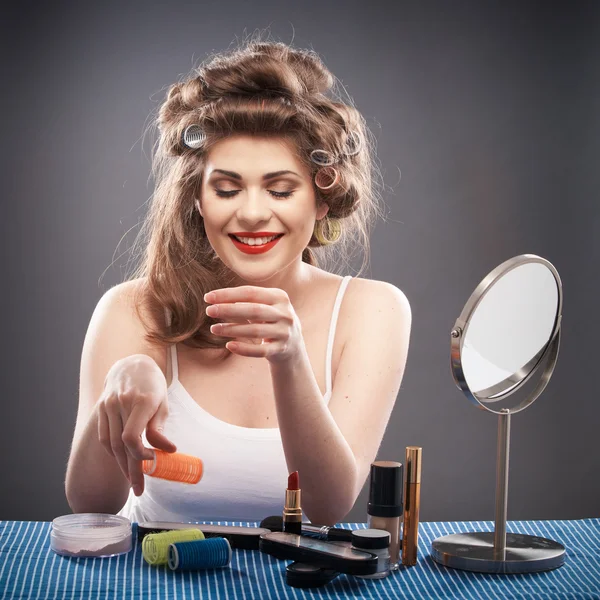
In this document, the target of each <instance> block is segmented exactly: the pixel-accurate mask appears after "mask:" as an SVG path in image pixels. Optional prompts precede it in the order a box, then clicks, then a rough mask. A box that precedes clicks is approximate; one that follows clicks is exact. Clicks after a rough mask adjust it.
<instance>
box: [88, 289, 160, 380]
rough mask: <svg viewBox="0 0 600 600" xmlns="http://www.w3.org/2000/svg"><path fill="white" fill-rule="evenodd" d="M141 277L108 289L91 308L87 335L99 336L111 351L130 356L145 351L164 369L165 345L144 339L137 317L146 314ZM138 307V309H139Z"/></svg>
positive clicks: (144, 330) (143, 328) (144, 335)
mask: <svg viewBox="0 0 600 600" xmlns="http://www.w3.org/2000/svg"><path fill="white" fill-rule="evenodd" d="M143 284H144V280H143V279H133V280H130V281H125V282H123V283H119V284H117V285H115V286H114V287H112V288H110V289H109V290H107V291H106V292H105V293H104V294H103V295H102V297H101V298H100V300H99V301H98V304H97V306H96V308H95V310H94V314H93V315H92V318H91V321H90V326H89V330H88V335H92V336H94V337H96V336H97V337H98V338H100V339H101V340H102V343H103V345H104V344H109V345H110V346H111V350H112V353H115V354H118V355H123V356H129V355H131V354H146V355H148V356H151V357H152V358H154V360H155V361H156V362H157V364H158V365H159V366H160V367H161V369H163V372H164V371H165V369H166V357H165V351H164V347H162V346H161V345H159V344H155V343H151V342H149V341H148V340H147V339H146V328H145V327H144V323H143V321H142V319H141V318H140V314H141V316H142V317H144V316H146V317H148V315H145V312H144V310H145V309H144V307H143V303H141V304H140V300H141V299H142V298H143V296H142V294H143ZM138 309H139V310H138Z"/></svg>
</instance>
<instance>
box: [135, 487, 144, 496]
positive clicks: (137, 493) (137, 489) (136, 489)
mask: <svg viewBox="0 0 600 600" xmlns="http://www.w3.org/2000/svg"><path fill="white" fill-rule="evenodd" d="M133 493H134V494H135V495H136V496H139V495H140V494H141V493H142V490H141V489H140V486H139V485H134V486H133Z"/></svg>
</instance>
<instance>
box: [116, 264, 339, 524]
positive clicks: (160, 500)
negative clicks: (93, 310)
mask: <svg viewBox="0 0 600 600" xmlns="http://www.w3.org/2000/svg"><path fill="white" fill-rule="evenodd" d="M350 279H351V276H350V275H347V276H346V277H344V278H343V280H342V282H341V284H340V287H339V290H338V293H337V296H336V299H335V304H334V307H333V314H332V316H331V322H330V325H329V337H328V340H327V354H326V364H325V382H326V392H325V395H324V396H323V400H324V402H325V404H328V403H329V399H330V398H331V389H332V381H331V359H332V355H333V340H334V336H335V330H336V325H337V319H338V314H339V310H340V305H341V303H342V298H343V296H344V292H345V290H346V287H347V285H348V283H349V281H350ZM170 352H171V371H172V381H171V384H170V385H169V388H168V401H169V417H168V418H167V421H166V422H165V428H164V434H165V436H166V437H167V438H168V439H170V440H171V441H172V442H173V443H174V444H175V445H176V446H177V451H178V452H183V453H184V454H191V455H193V456H198V457H200V458H201V459H202V461H203V463H204V473H203V476H202V479H201V480H200V482H199V483H197V484H195V485H190V484H186V483H179V482H173V481H167V480H164V479H159V478H157V477H145V486H144V493H143V494H142V495H141V496H139V497H138V496H135V494H134V493H133V490H131V489H130V490H129V497H128V498H127V502H126V503H125V505H124V506H123V508H122V509H121V510H120V511H119V513H118V514H119V515H122V516H124V517H127V518H128V519H130V520H131V521H136V522H141V521H178V522H193V521H261V520H262V519H264V518H265V517H268V516H270V515H278V514H280V513H281V511H282V509H283V501H284V495H285V489H286V487H287V478H288V474H289V473H288V468H287V465H286V462H285V455H284V452H283V445H282V441H281V433H280V431H279V429H278V428H275V427H272V428H264V429H261V428H254V427H240V426H239V425H233V424H231V423H227V422H225V421H221V420H220V419H217V418H216V417H214V416H213V415H212V414H210V413H209V412H207V411H205V410H204V409H203V408H202V407H201V406H200V405H199V404H198V403H197V402H195V401H194V399H193V398H192V397H191V396H190V394H189V393H188V392H187V390H186V389H185V388H184V387H183V385H181V382H180V381H179V377H178V366H177V347H176V345H175V344H173V345H172V346H171V348H170ZM142 440H143V442H144V444H145V445H146V446H150V444H149V443H148V440H147V439H146V435H145V432H144V434H143V435H142Z"/></svg>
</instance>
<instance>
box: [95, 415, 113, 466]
mask: <svg viewBox="0 0 600 600" xmlns="http://www.w3.org/2000/svg"><path fill="white" fill-rule="evenodd" d="M98 440H99V442H100V444H102V447H103V448H104V449H105V450H106V453H107V454H108V455H109V456H113V457H114V453H113V451H112V447H111V445H110V427H109V425H108V415H107V414H106V410H105V409H104V405H103V404H99V405H98Z"/></svg>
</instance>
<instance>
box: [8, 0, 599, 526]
mask: <svg viewBox="0 0 600 600" xmlns="http://www.w3.org/2000/svg"><path fill="white" fill-rule="evenodd" d="M84 5H85V6H84ZM567 6H568V8H567ZM5 11H6V12H5V19H4V31H3V32H2V39H3V40H4V44H5V51H4V52H3V53H2V57H3V58H2V61H3V73H4V77H3V93H2V102H3V104H4V110H3V112H2V114H3V116H4V119H3V126H2V130H3V131H2V133H3V136H2V139H3V141H4V143H3V144H2V150H1V152H2V162H1V164H2V171H3V174H2V188H3V192H2V196H1V197H2V217H1V219H0V227H1V231H0V233H1V237H0V243H1V244H2V261H1V269H2V273H1V280H0V281H1V284H0V285H1V286H2V293H1V294H0V302H1V306H0V308H1V311H2V312H1V313H0V314H1V315H2V319H3V332H4V335H3V343H2V345H1V348H2V353H1V356H0V358H1V363H0V364H1V371H0V372H1V374H2V381H1V384H2V434H1V435H0V439H1V444H2V446H1V448H0V450H1V452H0V461H1V462H0V468H1V469H2V471H1V472H2V479H1V480H0V481H1V482H2V483H1V485H2V491H3V493H2V494H1V495H0V518H1V519H23V520H51V519H53V518H54V517H56V516H58V515H61V514H66V513H68V512H70V510H69V507H68V504H67V502H66V499H65V496H64V484H63V482H64V476H65V467H66V463H67V458H68V453H69V447H70V443H71V438H72V433H73V427H74V423H75V415H76V409H77V388H78V370H79V359H80V353H81V347H82V342H83V337H84V334H85V331H86V328H87V325H88V322H89V318H90V316H91V314H92V311H93V309H94V306H95V305H96V302H97V301H98V299H99V298H100V296H101V295H102V293H103V292H104V291H105V290H106V289H108V288H109V287H111V286H112V285H114V284H116V283H118V282H119V281H121V280H122V277H123V269H122V267H123V265H124V264H125V257H120V254H121V253H122V252H124V251H125V250H126V249H127V247H128V244H129V242H130V241H131V236H126V237H125V239H124V240H123V242H122V243H121V245H120V246H119V241H120V240H121V238H122V237H123V236H124V235H125V233H126V232H127V230H129V229H130V228H131V227H134V226H135V225H136V223H137V222H138V221H139V219H140V218H141V217H142V216H143V214H144V212H145V206H144V203H145V202H146V200H147V199H148V197H149V196H150V193H151V185H152V182H151V179H150V178H149V160H148V159H149V145H148V142H146V143H142V140H141V136H142V132H143V131H144V127H145V125H146V123H147V118H148V115H149V114H150V112H151V110H153V109H154V108H155V107H156V104H157V103H159V102H161V101H162V99H163V97H164V96H163V92H162V91H161V90H163V89H165V86H167V85H168V84H169V83H171V82H172V81H175V80H176V79H177V78H178V77H179V76H180V75H181V74H184V73H187V72H188V71H189V69H190V68H191V67H192V65H193V64H196V63H197V62H198V61H199V60H201V59H203V58H204V57H205V56H206V55H207V54H208V53H210V52H213V51H219V50H223V49H225V48H227V47H228V46H229V45H230V44H231V43H232V42H234V41H235V38H236V36H238V37H239V36H243V35H244V33H251V32H252V31H253V30H255V29H256V28H259V29H263V28H265V27H270V32H271V34H272V37H274V38H275V39H279V40H281V41H284V42H290V41H292V42H293V44H294V45H295V46H298V47H312V48H314V49H315V50H316V51H317V52H318V53H319V54H320V55H321V56H322V58H323V59H324V61H325V63H326V64H327V66H328V67H329V68H330V69H331V70H332V71H333V72H334V73H335V74H336V75H337V76H338V77H339V79H341V81H342V82H343V83H344V85H345V86H346V88H347V90H348V93H349V94H350V95H351V96H352V97H353V98H354V101H355V102H356V105H357V107H358V108H359V109H360V110H361V111H362V112H363V114H364V115H365V117H366V119H367V121H368V123H369V126H370V127H371V129H372V130H373V131H374V133H375V135H376V137H377V140H378V155H379V158H380V161H381V167H382V170H383V173H384V177H385V182H386V184H387V186H388V188H389V189H388V191H387V192H386V194H385V200H386V203H387V205H388V217H389V218H388V221H387V222H381V223H379V224H378V226H377V227H376V229H375V231H374V234H373V238H372V261H371V267H372V268H371V271H370V272H368V273H366V274H365V275H363V276H367V277H371V278H374V279H381V280H386V281H390V282H391V283H393V284H395V285H397V286H398V287H400V288H401V289H402V290H404V292H405V293H406V295H407V296H408V298H409V300H410V301H411V304H412V309H413V319H414V324H413V332H412V344H411V348H410V354H409V359H408V365H407V370H406V375H405V379H404V382H403V385H402V389H401V391H400V394H399V397H398V401H397V403H396V407H395V410H394V412H393V415H392V418H391V421H390V424H389V427H388V430H387V432H386V435H385V438H384V440H383V443H382V445H381V448H380V452H379V458H380V459H388V460H403V456H404V448H405V446H407V445H409V444H416V445H419V446H422V447H423V449H424V450H423V452H424V464H423V484H422V513H421V517H422V520H424V521H435V520H476V519H493V515H494V487H495V448H496V419H495V417H493V416H492V415H489V414H486V413H484V412H483V411H479V410H476V409H475V408H474V407H472V406H471V405H470V404H469V403H468V402H467V400H466V399H465V398H464V397H463V396H462V394H461V393H460V392H459V390H457V389H456V387H455V386H454V383H453V381H452V377H451V374H450V370H449V331H450V329H451V327H452V325H453V323H454V320H455V319H456V317H457V316H458V315H459V313H460V311H461V309H462V307H463V304H464V303H465V302H466V300H467V298H468V297H469V295H470V293H471V291H472V290H473V288H474V287H475V286H476V285H477V284H478V282H479V281H480V280H481V279H482V278H483V276H484V275H486V274H487V273H488V272H489V271H490V270H491V269H492V268H493V267H495V266H496V265H497V264H499V263H500V262H503V261H504V260H506V259H508V258H510V257H512V256H515V255H517V254H521V253H525V252H528V253H535V254H539V255H541V256H544V257H546V258H547V259H549V260H550V261H551V262H552V263H553V264H554V265H555V266H556V267H557V269H558V271H559V272H560V274H561V277H562V280H563V284H564V293H565V304H564V320H563V324H564V328H563V329H564V330H563V338H562V346H561V353H560V357H559V361H558V366H557V369H556V371H555V374H554V377H553V379H552V380H551V382H550V384H549V387H548V388H547V390H546V392H545V393H544V395H543V396H542V397H541V398H540V399H539V400H538V401H537V402H536V403H535V404H534V405H533V406H532V407H530V408H529V409H528V410H527V411H525V412H524V413H521V414H520V415H518V416H516V417H514V419H513V431H512V447H511V450H512V454H511V458H512V461H511V466H510V492H509V518H510V519H570V518H578V517H600V477H599V476H598V467H599V466H600V464H599V462H600V461H599V450H598V427H599V425H600V402H599V401H598V395H597V385H596V384H595V383H594V382H595V374H596V372H595V369H596V368H597V363H596V360H597V359H598V352H597V346H596V340H597V339H598V334H600V327H599V325H598V317H597V306H598V294H599V292H600V289H599V285H598V279H597V267H598V258H599V249H598V235H599V234H600V226H599V212H600V211H599V209H598V207H597V195H598V184H599V175H598V173H599V169H598V156H599V155H600V147H599V140H600V127H599V125H600V123H599V112H598V107H599V106H600V93H599V92H600V90H599V81H600V80H599V74H600V73H599V64H600V59H599V58H598V57H599V56H600V54H599V50H600V47H599V46H600V44H599V42H598V39H600V35H599V34H600V31H599V21H600V15H599V12H600V4H598V3H597V2H588V3H578V2H570V3H563V6H562V7H559V6H558V5H555V6H553V5H552V4H551V3H542V2H539V3H532V2H515V3H512V4H511V3H506V2H502V3H500V2H499V3H489V2H483V3H480V2H471V3H469V4H467V3H460V2H441V1H440V2H439V3H423V2H403V1H399V2H395V3H389V5H388V4H381V3H377V2H355V1H346V2H339V3H337V4H332V3H325V2H322V1H312V2H303V3H297V2H295V3H291V2H290V3H289V5H287V6H286V5H285V3H282V2H281V1H279V0H278V1H277V2H274V1H267V0H261V1H260V2H252V3H249V2H242V1H241V0H229V2H227V3H220V2H203V3H185V2H176V1H174V2H170V3H168V5H167V3H159V2H155V3H151V2H144V3H140V4H139V5H137V6H136V5H135V4H122V5H119V6H117V4H114V5H112V4H110V3H106V2H104V3H95V5H91V4H90V3H72V4H65V3H52V6H51V8H47V7H46V6H45V5H43V4H41V3H40V4H39V6H37V7H35V8H34V7H33V5H31V3H21V4H19V5H17V4H16V3H13V4H12V7H10V8H7V9H5ZM400 173H401V177H400ZM113 258H114V259H115V262H114V264H113V265H112V266H111V264H112V263H113ZM107 268H108V270H107V271H106V273H105V274H104V276H103V277H101V276H102V275H103V272H104V271H105V269H107ZM365 519H366V490H363V492H362V493H361V495H360V496H359V499H358V501H357V503H356V505H355V507H354V509H353V510H352V512H351V513H350V514H349V516H348V520H350V521H364V520H365Z"/></svg>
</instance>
